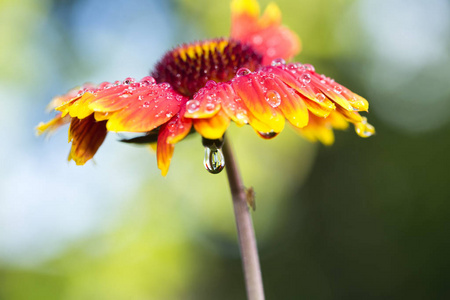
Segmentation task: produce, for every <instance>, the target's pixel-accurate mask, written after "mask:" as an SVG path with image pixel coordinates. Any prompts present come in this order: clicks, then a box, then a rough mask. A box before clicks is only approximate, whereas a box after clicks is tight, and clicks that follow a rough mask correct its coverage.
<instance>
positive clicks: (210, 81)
mask: <svg viewBox="0 0 450 300" xmlns="http://www.w3.org/2000/svg"><path fill="white" fill-rule="evenodd" d="M216 85H217V83H216V82H215V81H214V80H208V82H207V83H206V84H205V87H206V88H208V89H211V88H213V87H215V86H216Z"/></svg>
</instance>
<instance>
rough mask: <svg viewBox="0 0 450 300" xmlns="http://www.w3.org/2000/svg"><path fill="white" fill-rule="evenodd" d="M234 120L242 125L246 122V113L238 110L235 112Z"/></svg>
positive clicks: (243, 110)
mask: <svg viewBox="0 0 450 300" xmlns="http://www.w3.org/2000/svg"><path fill="white" fill-rule="evenodd" d="M236 119H238V120H239V121H241V122H243V123H247V122H248V118H247V112H246V111H245V109H242V108H238V110H237V111H236Z"/></svg>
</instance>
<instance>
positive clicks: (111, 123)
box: [91, 83, 187, 132]
mask: <svg viewBox="0 0 450 300" xmlns="http://www.w3.org/2000/svg"><path fill="white" fill-rule="evenodd" d="M122 96H123V95H120V96H117V97H115V98H114V97H110V98H109V101H110V102H109V104H108V103H106V102H102V104H101V105H102V106H103V108H99V106H96V105H97V104H98V103H97V102H95V103H92V105H91V107H93V108H95V109H96V111H109V110H110V109H111V107H114V108H118V107H122V106H123V107H122V108H121V109H120V110H118V111H116V112H114V113H112V115H111V116H110V117H109V120H108V123H107V125H106V126H107V129H108V130H109V131H130V132H146V131H151V130H153V129H155V128H156V127H158V126H160V125H162V124H164V123H165V122H167V121H169V120H170V119H171V118H172V117H173V116H174V115H175V114H177V113H178V112H179V110H180V106H181V103H182V102H186V100H187V99H186V98H185V97H183V96H181V95H179V94H178V93H177V92H175V91H174V90H173V89H172V88H170V87H169V86H168V85H166V84H164V83H162V84H157V85H156V84H155V85H152V86H149V87H144V88H141V89H139V90H136V92H135V93H133V94H131V95H129V96H127V97H122ZM123 98H125V99H123ZM116 99H117V100H116ZM115 101H117V102H115ZM99 102H100V101H99ZM117 103H120V104H119V105H118V104H117ZM125 103H126V104H125ZM108 105H109V106H108Z"/></svg>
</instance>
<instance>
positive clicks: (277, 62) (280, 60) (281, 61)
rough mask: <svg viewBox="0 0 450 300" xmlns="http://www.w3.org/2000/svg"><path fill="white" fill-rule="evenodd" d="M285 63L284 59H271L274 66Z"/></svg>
mask: <svg viewBox="0 0 450 300" xmlns="http://www.w3.org/2000/svg"><path fill="white" fill-rule="evenodd" d="M285 64H286V61H285V60H284V59H282V58H277V59H274V60H272V63H271V65H272V66H274V67H276V66H280V65H285Z"/></svg>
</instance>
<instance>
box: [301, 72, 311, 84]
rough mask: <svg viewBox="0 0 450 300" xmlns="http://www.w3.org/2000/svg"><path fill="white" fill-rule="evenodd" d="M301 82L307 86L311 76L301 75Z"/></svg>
mask: <svg viewBox="0 0 450 300" xmlns="http://www.w3.org/2000/svg"><path fill="white" fill-rule="evenodd" d="M302 81H303V83H304V84H308V83H310V82H311V75H309V74H303V75H302Z"/></svg>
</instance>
